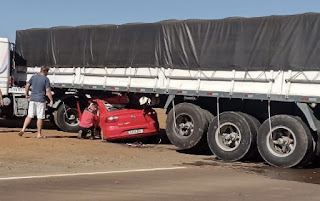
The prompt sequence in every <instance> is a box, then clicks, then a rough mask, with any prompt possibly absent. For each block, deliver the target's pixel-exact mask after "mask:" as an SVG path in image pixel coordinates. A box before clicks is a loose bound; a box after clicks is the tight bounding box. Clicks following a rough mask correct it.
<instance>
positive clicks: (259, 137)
mask: <svg viewBox="0 0 320 201" xmlns="http://www.w3.org/2000/svg"><path fill="white" fill-rule="evenodd" d="M270 121H271V132H270V124H269V123H270V122H269V120H268V119H267V120H266V121H265V122H263V124H262V125H261V123H260V122H259V121H258V120H257V119H256V118H254V117H253V116H251V115H248V114H245V113H241V112H223V113H221V114H220V115H219V119H218V118H217V117H213V115H212V114H211V113H210V112H208V111H206V110H204V109H201V108H200V107H199V106H196V105H194V104H190V103H180V104H178V105H176V106H175V110H171V111H170V112H169V114H168V117H167V128H166V132H167V136H168V138H169V140H170V141H171V143H172V144H174V145H175V146H177V147H179V148H181V149H184V150H199V148H203V147H207V146H209V148H210V150H211V152H212V153H214V154H215V155H216V156H217V157H218V158H220V159H222V160H226V161H250V160H255V159H257V158H258V157H259V155H261V157H262V158H263V159H264V160H265V161H266V162H267V163H268V164H270V165H272V166H277V167H287V168H288V167H297V166H304V165H306V164H308V162H309V161H310V160H312V158H313V156H314V153H315V141H314V139H313V136H312V134H311V132H310V129H309V128H308V126H307V125H306V124H305V123H304V122H303V121H302V120H301V119H300V118H299V117H295V116H289V115H276V116H273V117H271V119H270Z"/></svg>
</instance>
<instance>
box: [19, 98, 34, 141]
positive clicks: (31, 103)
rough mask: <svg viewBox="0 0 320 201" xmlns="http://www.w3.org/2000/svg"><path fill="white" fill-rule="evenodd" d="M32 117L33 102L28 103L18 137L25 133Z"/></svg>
mask: <svg viewBox="0 0 320 201" xmlns="http://www.w3.org/2000/svg"><path fill="white" fill-rule="evenodd" d="M34 115H35V106H34V102H33V101H30V102H29V108H28V116H27V117H26V119H25V120H24V123H23V127H22V129H21V131H20V132H19V136H22V135H23V134H24V132H25V131H26V129H27V127H28V125H29V124H30V122H31V120H32V119H33V117H34Z"/></svg>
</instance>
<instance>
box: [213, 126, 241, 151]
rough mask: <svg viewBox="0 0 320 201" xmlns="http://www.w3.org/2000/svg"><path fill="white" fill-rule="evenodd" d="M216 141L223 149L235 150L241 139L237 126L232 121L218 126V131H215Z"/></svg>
mask: <svg viewBox="0 0 320 201" xmlns="http://www.w3.org/2000/svg"><path fill="white" fill-rule="evenodd" d="M215 138H216V142H217V144H218V146H219V147H220V148H221V149H223V150H224V151H233V150H235V149H236V148H237V147H238V146H239V144H240V141H241V133H240V130H239V128H238V127H237V126H236V125H234V124H232V123H230V122H229V123H225V124H222V125H221V126H220V131H219V130H218V131H217V133H216V137H215Z"/></svg>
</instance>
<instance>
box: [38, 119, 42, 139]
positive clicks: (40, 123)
mask: <svg viewBox="0 0 320 201" xmlns="http://www.w3.org/2000/svg"><path fill="white" fill-rule="evenodd" d="M42 126H43V120H42V119H37V129H38V134H37V138H40V137H42V136H43V135H42V134H41V133H42Z"/></svg>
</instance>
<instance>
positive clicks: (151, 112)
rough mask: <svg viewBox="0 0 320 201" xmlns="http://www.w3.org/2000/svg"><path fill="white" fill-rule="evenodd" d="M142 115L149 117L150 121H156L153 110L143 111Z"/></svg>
mask: <svg viewBox="0 0 320 201" xmlns="http://www.w3.org/2000/svg"><path fill="white" fill-rule="evenodd" d="M144 115H147V116H149V117H151V119H153V120H157V113H156V111H154V110H148V111H145V112H144Z"/></svg>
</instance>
